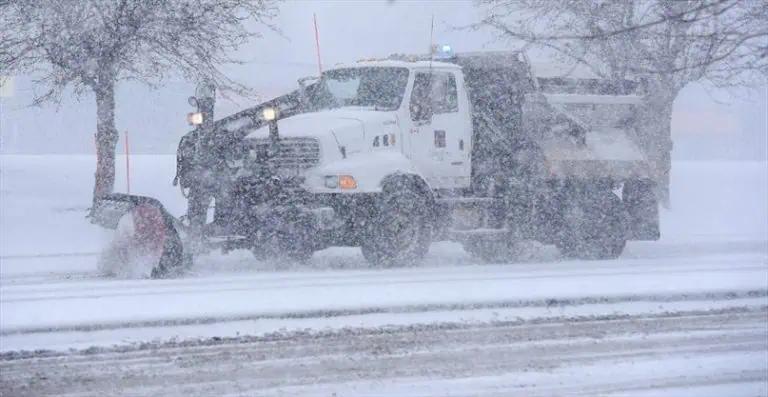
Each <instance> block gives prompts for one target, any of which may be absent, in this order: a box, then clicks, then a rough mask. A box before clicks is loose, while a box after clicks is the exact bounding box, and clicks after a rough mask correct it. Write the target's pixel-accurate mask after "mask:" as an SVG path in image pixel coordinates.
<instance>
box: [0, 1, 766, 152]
mask: <svg viewBox="0 0 768 397" xmlns="http://www.w3.org/2000/svg"><path fill="white" fill-rule="evenodd" d="M313 13H316V14H317V19H318V23H319V29H320V46H321V52H322V62H323V66H325V67H329V66H332V65H334V64H336V63H339V62H349V61H354V60H357V59H361V58H370V57H384V56H387V55H389V54H391V53H425V52H427V50H428V47H429V31H430V20H431V17H432V15H434V19H435V38H434V41H435V42H436V43H448V44H451V45H452V46H453V48H454V49H455V50H456V51H457V52H463V51H476V50H498V49H504V48H509V44H508V43H504V42H499V41H496V40H494V37H493V36H492V34H490V33H489V32H483V31H480V32H473V31H467V30H456V29H453V27H455V26H464V25H467V24H469V23H471V22H473V21H475V20H476V19H477V17H478V16H479V11H478V10H477V9H476V8H475V7H473V5H472V3H471V2H469V1H447V0H446V1H437V0H436V1H396V2H387V1H287V2H285V3H283V4H282V5H281V7H280V15H279V17H278V18H277V20H275V23H276V25H277V26H279V27H280V29H281V34H276V33H273V32H269V31H265V32H264V37H263V38H262V39H260V40H256V41H254V42H252V43H251V44H249V45H247V46H246V47H243V48H242V49H241V51H240V52H239V54H238V55H239V57H240V58H241V59H243V60H245V61H247V63H246V64H245V65H240V66H236V67H234V66H231V67H227V68H226V70H227V72H228V73H229V74H230V75H231V76H233V77H234V78H236V79H238V80H240V81H242V82H244V83H247V84H249V85H251V86H252V87H254V88H255V89H256V91H257V92H259V93H260V94H261V95H262V96H263V97H265V98H269V97H272V96H275V95H279V94H281V93H283V92H285V91H287V90H289V89H292V88H294V87H295V86H296V79H297V78H299V77H303V76H308V75H313V74H316V73H317V64H316V58H315V57H316V55H315V47H314V31H313V25H312V14H313ZM40 90H42V89H41V88H39V87H38V88H36V87H34V86H33V85H32V84H31V82H30V81H29V77H27V76H17V77H16V79H15V90H14V94H15V95H14V96H13V97H11V98H1V99H0V101H1V102H0V137H2V144H3V148H2V150H3V151H4V152H59V153H62V152H70V153H71V152H78V153H92V152H93V149H94V148H93V133H94V131H95V104H94V100H93V98H92V97H90V96H84V97H82V98H80V99H79V100H76V99H73V98H67V99H66V100H65V101H64V102H63V103H62V104H61V106H56V105H46V106H44V107H42V108H30V107H28V105H29V103H30V101H31V99H32V97H33V93H34V92H35V91H40ZM193 90H194V84H191V83H187V82H183V81H178V80H176V81H166V82H165V84H164V86H163V87H162V88H160V89H157V90H154V91H153V90H150V89H148V88H147V87H144V86H142V85H138V84H135V83H126V82H123V83H121V84H120V86H119V87H118V95H117V126H118V129H119V130H120V131H126V130H127V131H129V132H130V135H131V141H132V147H134V148H136V150H137V151H144V152H147V151H153V152H168V153H171V152H174V151H175V146H176V143H177V141H178V138H179V137H180V136H181V135H183V134H184V133H185V132H186V131H187V130H188V127H187V125H186V121H185V115H186V113H187V112H189V111H191V108H190V106H189V105H188V104H187V102H186V98H187V97H188V96H189V95H191V94H192V93H193ZM738 94H739V98H735V99H734V98H733V97H732V96H731V95H730V94H729V93H725V92H719V91H714V92H710V91H709V90H707V89H705V88H704V87H701V86H698V85H696V86H691V87H689V88H687V89H686V90H684V91H683V92H682V93H681V95H680V97H679V98H678V100H677V102H676V103H675V113H674V116H673V135H674V136H673V138H674V140H675V156H676V157H677V158H745V157H746V158H765V152H766V145H767V144H766V129H767V128H768V127H767V125H768V124H767V123H768V120H766V117H767V116H766V109H767V108H768V98H767V97H768V90H767V89H766V88H765V87H763V88H761V89H759V90H756V92H755V93H752V95H751V97H750V98H744V97H745V96H746V94H742V93H738ZM713 97H714V98H713ZM716 99H717V100H719V101H725V102H727V103H720V102H718V101H716ZM247 105H248V102H246V101H235V102H233V101H227V100H223V99H220V100H219V102H218V104H217V109H216V112H217V117H220V116H223V115H226V114H230V113H232V112H234V111H236V110H239V109H242V108H244V107H246V106H247ZM119 150H122V146H120V147H119Z"/></svg>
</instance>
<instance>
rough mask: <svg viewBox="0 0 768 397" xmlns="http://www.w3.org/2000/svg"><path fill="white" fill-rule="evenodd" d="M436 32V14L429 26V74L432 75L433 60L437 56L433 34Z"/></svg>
mask: <svg viewBox="0 0 768 397" xmlns="http://www.w3.org/2000/svg"><path fill="white" fill-rule="evenodd" d="M434 31H435V14H432V22H431V23H430V25H429V73H430V74H432V58H434V55H435V43H434V41H433V33H434Z"/></svg>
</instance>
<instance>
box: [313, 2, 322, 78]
mask: <svg viewBox="0 0 768 397" xmlns="http://www.w3.org/2000/svg"><path fill="white" fill-rule="evenodd" d="M312 19H313V20H314V21H315V50H316V51H317V71H318V72H319V74H318V76H322V75H323V64H322V62H321V61H320V33H319V32H318V30H317V14H315V13H312Z"/></svg>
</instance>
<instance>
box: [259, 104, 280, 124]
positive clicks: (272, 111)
mask: <svg viewBox="0 0 768 397" xmlns="http://www.w3.org/2000/svg"><path fill="white" fill-rule="evenodd" d="M261 116H262V117H263V118H264V120H266V121H272V120H275V119H276V118H277V108H272V107H269V108H264V110H262V111H261Z"/></svg>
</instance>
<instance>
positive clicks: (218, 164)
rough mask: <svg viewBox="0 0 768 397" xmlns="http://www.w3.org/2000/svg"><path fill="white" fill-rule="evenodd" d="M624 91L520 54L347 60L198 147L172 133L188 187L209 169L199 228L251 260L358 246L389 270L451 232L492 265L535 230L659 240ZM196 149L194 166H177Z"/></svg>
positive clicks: (613, 240) (614, 244) (602, 242)
mask: <svg viewBox="0 0 768 397" xmlns="http://www.w3.org/2000/svg"><path fill="white" fill-rule="evenodd" d="M640 91H641V87H640V86H639V84H637V83H636V82H632V81H607V80H601V79H597V78H594V77H591V76H584V75H579V76H575V77H574V76H573V73H571V74H569V73H568V71H565V72H562V71H556V70H551V69H547V68H537V67H535V66H532V65H531V63H530V62H528V61H527V59H526V58H525V57H524V56H523V55H522V54H520V53H469V54H456V55H454V54H444V55H443V56H441V57H439V59H438V60H435V59H428V58H427V57H412V58H409V57H403V56H395V57H391V58H389V59H383V60H369V61H361V62H357V63H354V64H350V65H343V66H337V67H334V68H333V69H331V70H327V71H325V72H323V74H322V76H320V77H319V78H315V79H303V80H300V89H298V90H297V91H295V92H293V93H291V94H288V95H285V96H283V97H280V98H276V99H275V100H273V101H270V102H267V103H265V104H261V105H259V106H257V107H254V108H251V109H247V110H245V111H243V112H240V113H238V114H235V115H233V116H230V117H227V118H225V119H223V120H219V121H217V122H216V123H215V124H214V126H213V128H212V131H211V132H210V133H209V135H210V136H209V142H214V143H213V144H212V145H208V148H209V149H200V146H199V145H198V146H194V145H189V144H187V146H186V147H187V148H188V149H187V150H184V149H183V148H182V147H181V146H184V141H182V145H181V146H180V151H179V176H178V179H179V180H180V181H181V184H182V187H191V188H194V187H195V186H200V183H199V176H200V175H203V174H204V175H206V177H207V178H209V180H210V179H211V175H213V177H212V178H213V179H212V180H213V181H214V182H216V183H215V185H216V186H217V187H216V189H214V190H215V193H213V195H214V196H215V202H216V214H215V215H214V221H213V222H212V223H210V224H209V225H208V227H207V228H206V229H205V230H206V232H204V234H205V235H206V236H207V237H209V238H214V237H216V236H218V237H219V240H222V239H223V240H224V241H225V243H224V245H223V246H224V247H225V249H231V248H250V249H252V250H253V251H254V253H256V254H257V255H260V256H264V255H287V256H289V257H292V258H296V259H302V258H307V257H309V256H311V255H312V253H313V252H314V251H316V250H319V249H323V248H325V247H329V246H338V245H343V246H359V247H361V249H362V252H363V254H364V256H365V258H366V259H367V260H368V261H370V262H371V263H373V264H375V265H380V266H400V265H408V264H413V263H416V262H418V261H419V260H420V259H421V258H422V257H423V256H424V255H425V254H426V252H427V250H428V249H429V246H430V243H431V242H433V241H438V240H454V241H458V242H460V243H462V244H463V246H464V247H465V249H466V250H467V251H468V252H470V253H472V254H474V255H477V256H478V257H480V258H482V259H484V260H487V261H508V260H514V257H515V255H516V251H517V247H518V245H519V243H520V242H523V241H527V240H535V241H539V242H541V243H544V244H554V245H556V246H557V247H558V248H559V249H560V251H561V252H562V254H563V255H564V256H566V257H576V258H591V259H607V258H615V257H617V256H619V255H620V254H621V252H622V250H623V249H624V246H625V243H626V241H627V240H637V239H642V240H653V239H657V238H658V237H659V220H658V204H657V198H656V194H655V184H656V182H655V181H654V179H653V174H652V173H651V172H650V170H649V165H648V163H647V161H646V156H645V154H644V153H643V152H642V151H641V150H640V149H639V146H638V145H637V144H635V140H636V137H638V136H640V135H641V134H643V125H642V122H641V120H636V119H635V117H634V116H635V114H636V107H637V106H639V105H641V104H642V100H643V98H642V95H641V94H642V93H641V92H640ZM191 136H192V135H190V137H191ZM200 136H202V134H201V133H199V132H198V135H197V138H196V139H199V137H200ZM189 140H190V141H192V138H189ZM194 147H197V152H195V150H193V149H192V148H194ZM213 147H216V148H217V149H210V148H213ZM201 150H202V154H203V155H204V156H203V157H206V158H207V159H208V160H209V161H208V162H207V163H206V164H207V165H206V166H205V167H202V168H206V167H207V168H206V169H205V172H194V171H190V170H193V169H198V171H199V170H200V169H201V167H200V166H197V167H195V166H191V165H189V164H192V163H193V162H191V161H190V160H189V159H190V158H192V157H194V156H195V155H197V156H198V157H199V156H200V155H201ZM211 157H213V160H214V161H210V160H211ZM214 164H215V165H214ZM211 170H215V171H214V172H212V171H211ZM196 178H197V179H196Z"/></svg>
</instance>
